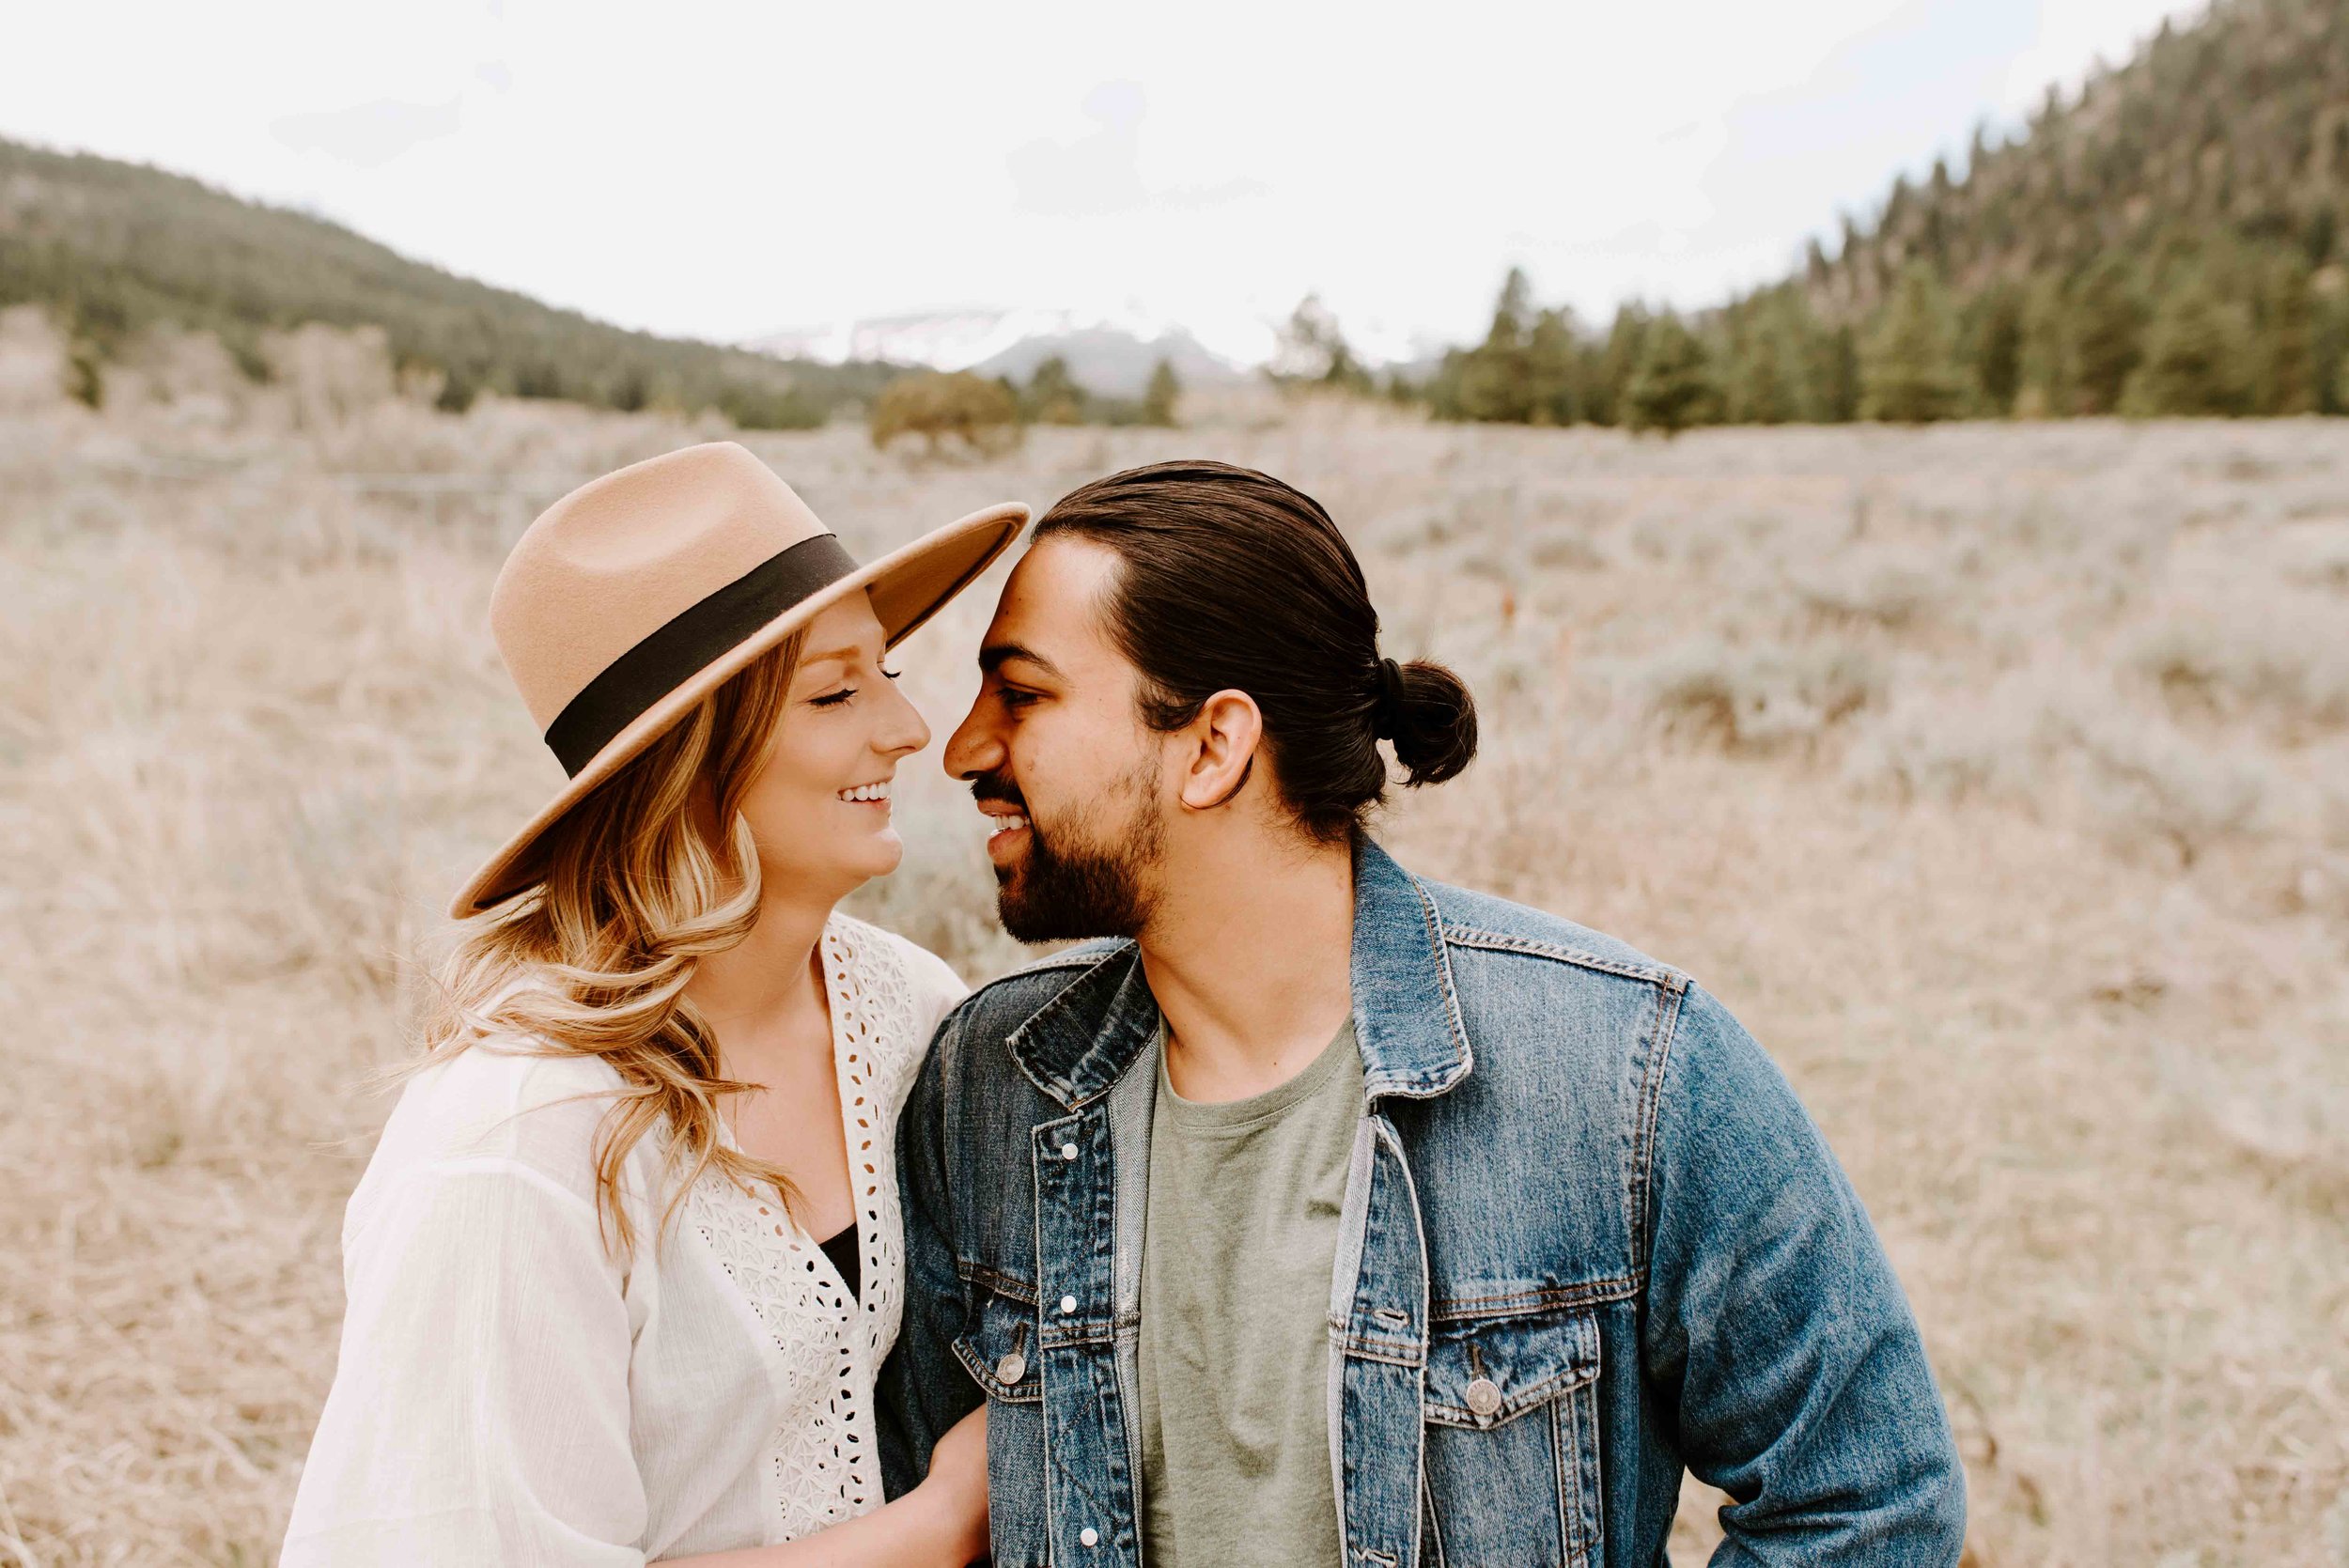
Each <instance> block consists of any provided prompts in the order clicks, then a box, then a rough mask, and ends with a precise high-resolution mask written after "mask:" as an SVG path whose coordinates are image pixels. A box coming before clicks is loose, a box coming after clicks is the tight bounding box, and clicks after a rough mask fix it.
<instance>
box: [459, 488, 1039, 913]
mask: <svg viewBox="0 0 2349 1568" xmlns="http://www.w3.org/2000/svg"><path fill="white" fill-rule="evenodd" d="M1027 521H1028V508H1027V507H1025V506H1023V505H1019V503H1017V502H1010V503H1005V504H1004V505H997V506H988V507H987V508H985V509H984V510H981V511H976V512H972V514H971V515H970V516H968V517H965V518H960V519H957V520H955V521H953V522H950V523H948V524H947V525H946V526H945V527H943V528H941V529H938V530H936V531H935V532H932V533H929V534H926V535H924V536H922V537H921V538H918V539H916V540H914V541H913V542H912V543H911V544H909V545H906V546H905V547H903V548H902V549H899V550H894V551H891V552H890V553H888V554H887V555H884V556H882V557H881V558H880V559H879V560H878V561H875V562H874V563H873V564H872V565H870V566H868V567H859V568H858V569H857V570H855V571H853V572H850V573H849V574H848V576H846V577H844V578H842V579H840V581H838V582H832V583H828V584H826V585H825V586H824V587H823V588H821V589H819V590H817V592H816V593H813V594H810V595H809V596H808V597H807V598H803V599H801V600H800V601H799V602H798V603H797V604H794V605H792V606H791V608H790V609H788V610H786V611H785V612H784V613H782V614H780V615H777V616H776V617H775V618H774V619H773V620H771V621H769V622H768V623H767V624H766V625H765V626H763V627H760V628H759V629H757V630H756V631H754V632H753V633H752V634H751V635H750V636H749V637H746V638H744V639H743V640H742V641H741V642H740V643H738V644H735V645H734V646H733V647H731V648H729V649H727V650H726V652H725V653H724V654H723V655H722V656H721V657H719V658H718V659H715V660H711V661H710V662H709V663H708V664H707V665H704V666H703V667H702V668H701V669H699V670H697V671H695V672H694V674H693V675H692V677H691V678H690V679H688V680H686V681H684V682H682V683H681V684H679V685H678V686H677V689H676V690H675V691H671V692H669V693H668V694H667V695H666V696H664V697H662V698H661V700H660V701H659V702H656V703H654V704H653V705H652V706H650V707H648V708H646V710H645V711H644V712H643V713H641V714H638V715H637V716H636V718H635V719H633V720H631V721H630V722H629V724H628V726H627V728H625V729H623V730H621V731H620V733H619V734H617V735H615V736H614V737H612V738H611V739H610V740H609V741H607V742H605V743H604V746H603V749H602V750H601V751H599V752H598V753H596V754H595V755H594V756H593V757H590V758H589V759H588V761H587V765H586V766H585V767H583V768H581V769H580V770H579V771H578V772H577V773H576V774H574V775H572V777H571V778H570V779H569V780H568V782H566V783H565V784H564V786H563V787H562V788H561V789H560V790H558V791H557V792H556V793H555V796H554V799H553V800H549V801H548V802H547V803H546V804H545V805H544V806H542V807H541V808H539V810H538V813H537V815H535V816H533V817H532V818H531V819H530V821H529V822H528V823H527V824H525V825H524V826H523V827H522V829H521V831H519V832H517V833H515V834H514V836H513V837H511V838H509V839H507V840H506V844H505V845H504V846H503V847H501V848H500V849H499V850H498V852H497V853H496V854H494V855H492V856H490V858H489V859H488V860H487V861H485V862H482V865H481V868H480V869H479V870H478V871H476V872H474V874H473V876H472V877H468V878H467V879H466V881H465V885H464V886H463V887H462V888H460V889H459V890H458V893H457V896H456V897H455V898H454V899H452V900H450V902H449V908H448V912H449V914H450V915H451V916H453V917H454V918H456V919H458V920H463V919H465V918H466V917H467V916H469V915H476V914H479V913H481V912H482V911H483V910H484V909H489V908H495V907H496V906H497V905H499V904H502V903H504V902H506V900H507V899H509V898H511V897H513V896H514V895H515V894H517V893H526V892H528V891H529V890H530V889H531V888H533V887H536V886H537V884H538V883H539V882H540V881H541V880H542V879H543V868H542V867H541V866H540V865H539V864H538V863H537V862H538V857H537V849H538V846H539V841H540V839H541V838H542V837H543V836H544V835H545V833H546V831H547V830H548V829H549V828H552V826H553V825H554V824H555V823H556V822H557V821H559V820H560V819H561V818H562V816H563V815H564V814H565V813H566V812H568V811H569V810H570V809H571V808H572V807H573V806H576V805H577V804H579V802H580V801H581V800H584V799H586V797H587V795H588V794H589V792H591V791H592V790H594V789H595V788H596V786H597V785H599V784H602V783H603V782H604V781H605V780H607V779H609V778H611V777H612V775H613V774H614V773H616V772H618V771H619V770H620V768H622V767H624V766H625V765H626V764H627V763H628V762H629V761H630V759H632V758H633V757H635V756H636V755H637V754H638V753H641V752H643V751H644V749H645V748H646V747H647V746H649V745H651V744H652V743H653V741H655V740H656V739H658V738H660V737H661V734H662V732H663V731H665V730H667V729H668V728H669V726H671V725H672V724H674V723H676V722H677V721H678V720H679V719H682V718H684V717H685V715H686V714H688V713H690V712H692V709H693V705H694V704H696V703H698V702H700V701H701V700H702V699H703V698H704V697H706V696H708V695H709V693H710V692H711V691H715V690H717V688H718V687H720V686H721V685H723V683H724V682H725V681H726V680H727V679H728V677H730V676H733V675H739V674H740V673H741V672H742V671H743V670H744V669H746V668H747V667H749V666H750V665H751V664H752V663H753V662H754V661H755V660H757V659H758V657H759V656H760V655H761V654H764V653H766V652H767V651H768V650H770V649H771V648H772V647H774V645H775V644H778V643H780V642H782V641H783V640H784V639H785V638H786V637H788V636H790V635H791V634H792V633H793V632H795V631H797V630H799V629H801V628H802V627H804V626H806V625H807V624H808V623H809V622H810V621H812V620H814V619H815V618H816V617H817V615H819V614H822V613H824V612H825V611H826V610H828V609H830V608H831V607H832V606H833V605H835V604H837V603H839V602H840V601H841V600H842V599H845V598H848V597H849V596H851V595H853V594H857V593H860V592H869V593H870V595H871V596H872V603H873V613H874V615H875V616H876V617H878V618H879V621H880V624H881V630H882V633H883V635H884V636H885V637H886V638H887V639H888V643H889V645H890V646H892V647H894V646H895V645H896V644H898V643H899V642H901V641H903V640H904V639H905V638H906V637H907V636H909V635H910V633H912V631H913V630H914V629H916V628H918V627H920V626H921V624H922V623H923V622H925V621H926V620H928V619H929V618H930V617H931V616H932V615H934V614H936V613H938V612H939V611H940V610H941V609H942V608H944V606H945V605H946V603H947V602H948V601H949V600H951V599H952V598H954V597H955V596H956V595H957V594H959V593H961V592H962V591H963V590H964V589H965V588H967V587H969V586H970V585H971V584H972V582H976V581H977V580H978V578H979V576H980V574H981V573H983V572H985V571H986V570H987V568H988V567H990V566H993V565H994V564H995V559H996V557H998V556H1000V555H1001V554H1003V551H1006V550H1008V549H1010V548H1011V544H1012V541H1013V540H1015V539H1017V538H1019V531H1020V529H1022V528H1024V527H1025V526H1027Z"/></svg>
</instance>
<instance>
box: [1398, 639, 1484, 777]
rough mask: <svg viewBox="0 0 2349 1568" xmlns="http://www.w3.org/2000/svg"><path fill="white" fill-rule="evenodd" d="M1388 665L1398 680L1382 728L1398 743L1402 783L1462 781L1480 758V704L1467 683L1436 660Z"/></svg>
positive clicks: (1415, 660)
mask: <svg viewBox="0 0 2349 1568" xmlns="http://www.w3.org/2000/svg"><path fill="white" fill-rule="evenodd" d="M1389 665H1390V667H1391V668H1392V669H1393V670H1394V671H1395V673H1396V676H1397V678H1396V679H1395V680H1394V681H1393V682H1392V696H1391V697H1390V698H1389V700H1388V701H1387V702H1386V703H1385V704H1383V705H1382V706H1385V707H1386V709H1387V711H1386V712H1385V713H1383V714H1382V715H1381V717H1382V719H1383V720H1384V721H1385V722H1384V723H1383V724H1382V725H1381V726H1380V727H1381V728H1382V729H1383V730H1384V731H1385V732H1386V734H1387V735H1388V737H1389V738H1390V739H1392V742H1393V744H1394V759H1395V761H1397V762H1399V763H1401V764H1402V765H1403V768H1404V779H1403V783H1404V784H1405V786H1406V787H1408V788H1412V789H1416V788H1418V787H1419V786H1420V785H1421V784H1441V783H1443V782H1444V781H1445V780H1446V779H1450V778H1455V777H1456V776H1458V774H1459V772H1460V770H1461V769H1462V768H1466V767H1467V766H1468V765H1469V763H1470V761H1472V760H1473V759H1474V758H1475V756H1476V699H1475V698H1473V697H1471V696H1470V695H1469V689H1468V683H1467V682H1466V681H1464V680H1462V679H1461V678H1460V677H1459V676H1458V675H1455V674H1453V672H1452V671H1451V669H1450V668H1449V667H1447V666H1445V665H1442V664H1439V663H1437V662H1435V661H1434V660H1427V659H1414V660H1410V661H1409V662H1408V663H1403V664H1394V663H1393V662H1392V660H1390V661H1389Z"/></svg>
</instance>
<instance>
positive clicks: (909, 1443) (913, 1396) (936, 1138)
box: [877, 1014, 980, 1498]
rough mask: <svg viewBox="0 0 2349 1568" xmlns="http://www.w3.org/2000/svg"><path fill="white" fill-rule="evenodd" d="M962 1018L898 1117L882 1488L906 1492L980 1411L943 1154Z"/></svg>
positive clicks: (948, 1027) (950, 1022)
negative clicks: (958, 1425) (893, 1299)
mask: <svg viewBox="0 0 2349 1568" xmlns="http://www.w3.org/2000/svg"><path fill="white" fill-rule="evenodd" d="M956 1045H957V1015H955V1014H948V1015H947V1017H946V1020H945V1022H944V1023H942V1024H941V1025H940V1026H939V1030H938V1037H937V1039H936V1040H935V1041H934V1042H933V1043H932V1045H931V1048H930V1053H929V1059H928V1060H927V1061H926V1062H925V1063H923V1064H922V1072H921V1076H920V1077H919V1078H917V1079H915V1080H914V1084H913V1091H912V1093H911V1094H909V1095H908V1096H907V1098H906V1107H905V1111H904V1113H903V1114H902V1115H901V1116H900V1118H899V1119H898V1123H897V1188H898V1192H899V1194H900V1197H901V1199H902V1201H903V1203H904V1210H905V1225H906V1305H905V1316H904V1320H903V1322H902V1324H901V1325H900V1327H899V1328H898V1330H897V1343H896V1347H895V1348H894V1350H892V1351H891V1352H890V1355H889V1359H888V1360H887V1361H886V1362H884V1363H883V1364H882V1366H881V1373H880V1380H879V1388H878V1390H877V1391H878V1394H879V1409H880V1421H879V1428H880V1430H879V1437H880V1452H881V1484H882V1486H883V1487H884V1489H885V1490H886V1491H887V1492H888V1494H889V1496H891V1497H893V1498H898V1497H903V1496H904V1495H905V1494H906V1493H907V1492H909V1491H910V1490H912V1488H913V1486H914V1484H915V1483H917V1482H919V1481H920V1480H921V1479H922V1477H923V1476H924V1475H926V1474H927V1473H928V1471H929V1466H930V1450H931V1449H932V1448H933V1447H935V1446H936V1444H937V1442H938V1439H939V1438H940V1437H941V1436H944V1435H945V1433H946V1429H947V1428H948V1427H951V1426H953V1425H954V1424H955V1422H956V1421H959V1420H961V1419H962V1418H963V1417H964V1416H966V1415H968V1414H969V1413H970V1412H971V1411H972V1410H973V1409H975V1408H977V1406H978V1403H979V1399H980V1393H979V1387H978V1385H977V1384H976V1383H973V1382H972V1380H971V1378H970V1376H969V1374H966V1373H965V1372H964V1371H963V1370H962V1365H961V1363H960V1362H959V1361H957V1359H956V1358H955V1352H954V1343H955V1340H956V1338H957V1336H958V1335H960V1334H961V1333H962V1332H963V1330H964V1324H963V1312H964V1308H963V1294H962V1281H960V1280H959V1279H958V1278H957V1275H956V1273H955V1254H954V1243H953V1231H952V1228H951V1227H952V1222H953V1213H954V1203H953V1193H952V1192H951V1191H950V1190H949V1188H948V1182H947V1171H948V1165H947V1159H946V1117H947V1114H948V1103H947V1102H948V1094H947V1085H948V1083H949V1082H950V1081H951V1080H952V1079H953V1078H954V1077H955V1075H954V1074H953V1073H952V1072H951V1070H950V1068H951V1064H952V1063H953V1061H954V1059H955V1053H956Z"/></svg>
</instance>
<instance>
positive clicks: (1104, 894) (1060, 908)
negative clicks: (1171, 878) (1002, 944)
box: [972, 763, 1166, 942]
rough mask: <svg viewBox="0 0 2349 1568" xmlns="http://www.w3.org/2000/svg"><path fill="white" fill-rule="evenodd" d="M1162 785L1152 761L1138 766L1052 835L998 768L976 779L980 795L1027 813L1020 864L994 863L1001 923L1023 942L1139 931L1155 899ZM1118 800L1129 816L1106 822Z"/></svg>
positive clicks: (1128, 934)
mask: <svg viewBox="0 0 2349 1568" xmlns="http://www.w3.org/2000/svg"><path fill="white" fill-rule="evenodd" d="M1157 785H1158V770H1157V768H1156V765H1155V763H1154V764H1153V765H1152V766H1151V767H1149V768H1146V769H1137V770H1136V771H1135V772H1134V773H1132V774H1130V775H1128V778H1127V779H1126V781H1125V782H1124V784H1122V785H1121V786H1120V787H1118V788H1116V789H1114V790H1112V791H1111V792H1109V794H1108V796H1107V797H1106V798H1105V800H1103V802H1102V805H1101V806H1100V807H1097V808H1095V809H1092V810H1086V811H1080V812H1076V813H1072V814H1071V815H1070V817H1069V819H1068V820H1066V821H1064V822H1061V823H1058V824H1056V825H1055V826H1054V827H1053V829H1052V832H1051V836H1050V837H1049V838H1048V837H1046V836H1045V833H1044V831H1043V829H1042V827H1041V826H1040V825H1038V823H1037V822H1036V819H1035V816H1034V813H1032V812H1028V811H1027V808H1026V805H1025V803H1024V800H1023V798H1022V797H1021V796H1020V794H1019V791H1018V790H1016V789H1014V788H1012V787H1011V785H1010V784H1008V783H1006V782H1005V781H1003V779H1001V778H1000V777H998V776H997V775H994V774H988V775H986V776H984V777H982V778H979V779H977V780H974V781H973V782H972V794H974V795H975V796H977V797H978V799H980V800H1007V801H1011V802H1014V803H1016V804H1019V805H1020V808H1021V810H1022V812H1023V813H1024V814H1026V815H1027V817H1028V848H1027V853H1026V854H1024V855H1022V856H1021V857H1020V859H1019V862H1018V863H1017V864H1014V865H1008V866H1003V865H999V866H997V867H996V868H995V882H996V892H995V912H996V916H997V918H998V919H1000V920H1001V921H1002V922H1003V929H1004V930H1005V931H1007V932H1009V933H1010V934H1011V935H1012V936H1013V937H1014V938H1016V939H1019V940H1020V941H1023V942H1059V941H1075V940H1080V939H1084V938H1087V937H1138V936H1140V935H1141V934H1142V928H1143V925H1144V924H1147V923H1148V921H1149V918H1150V911H1151V907H1152V905H1153V904H1154V903H1155V902H1156V899H1155V897H1154V895H1153V893H1151V891H1150V888H1149V879H1150V878H1149V874H1150V873H1151V872H1153V871H1155V870H1156V869H1157V868H1158V864H1159V856H1160V854H1161V852H1162V851H1163V849H1164V847H1165V838H1166V835H1165V829H1164V825H1163V824H1162V823H1160V822H1159V815H1158V813H1157V811H1156V810H1155V809H1154V802H1155V800H1156V799H1157V793H1158V790H1157ZM1119 800H1123V801H1125V802H1126V803H1127V820H1126V821H1125V822H1123V823H1115V824H1106V825H1105V824H1103V823H1102V822H1101V821H1100V820H1099V819H1100V818H1102V817H1104V816H1107V815H1110V812H1111V809H1113V806H1114V803H1115V802H1117V801H1119Z"/></svg>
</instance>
